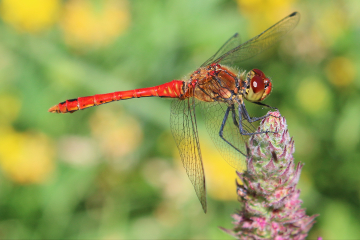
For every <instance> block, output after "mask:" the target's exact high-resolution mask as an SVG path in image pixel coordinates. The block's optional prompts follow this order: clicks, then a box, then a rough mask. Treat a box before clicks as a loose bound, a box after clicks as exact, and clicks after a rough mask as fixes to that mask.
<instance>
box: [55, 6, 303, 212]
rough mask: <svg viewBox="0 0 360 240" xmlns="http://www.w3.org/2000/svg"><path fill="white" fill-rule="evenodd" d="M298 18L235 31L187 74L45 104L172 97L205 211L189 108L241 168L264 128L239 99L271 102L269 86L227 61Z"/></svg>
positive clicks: (245, 55)
mask: <svg viewBox="0 0 360 240" xmlns="http://www.w3.org/2000/svg"><path fill="white" fill-rule="evenodd" d="M299 20H300V14H299V13H298V12H293V13H291V14H290V15H288V16H287V17H285V18H284V19H282V20H280V21H279V22H277V23H276V24H274V25H273V26H271V27H270V28H268V29H267V30H265V31H264V32H262V33H260V34H259V35H257V36H256V37H253V38H252V39H250V40H248V41H246V42H244V43H241V42H240V38H239V34H237V33H236V34H235V35H233V36H232V37H231V38H230V39H229V40H228V41H226V42H225V44H224V45H223V46H222V47H221V48H220V49H219V50H218V51H217V52H216V53H215V54H214V55H213V56H212V57H210V58H209V59H208V60H207V61H206V62H204V63H203V64H202V65H201V66H200V67H199V68H198V69H197V70H196V71H194V72H193V73H192V74H191V75H190V76H189V77H188V78H187V79H183V80H173V81H170V82H167V83H164V84H161V85H158V86H154V87H148V88H139V89H133V90H127V91H117V92H112V93H106V94H96V95H93V96H87V97H79V98H76V99H69V100H66V101H64V102H61V103H59V104H57V105H55V106H53V107H51V108H50V109H49V112H53V113H73V112H75V111H78V110H82V109H85V108H89V107H93V106H98V105H102V104H105V103H109V102H113V101H119V100H126V99H132V98H142V97H161V98H173V99H174V100H173V101H172V103H171V113H170V128H171V132H172V135H173V137H174V139H175V142H176V145H177V147H178V149H179V152H180V158H181V161H182V164H183V166H184V168H185V170H186V173H187V175H188V177H189V179H190V181H191V183H192V184H193V186H194V189H195V192H196V195H197V197H198V199H199V201H200V203H201V205H202V208H203V210H204V212H205V213H206V211H207V201H206V185H205V174H204V165H203V161H202V155H201V150H200V143H199V136H198V130H197V119H196V111H195V109H196V108H200V109H201V112H202V113H203V114H204V115H205V125H206V129H207V130H208V133H209V135H210V137H211V139H212V140H213V142H214V144H215V146H216V147H217V149H218V150H219V152H220V154H221V155H222V157H223V158H224V159H225V160H226V162H227V163H228V164H229V165H230V166H232V167H233V168H235V169H236V170H238V171H243V168H244V166H245V157H246V156H247V151H246V143H247V141H248V139H249V137H250V136H251V135H254V134H265V133H268V132H267V131H263V132H262V131H260V132H259V131H256V129H255V127H254V125H253V123H254V122H256V121H259V120H261V119H264V118H265V117H267V116H268V114H267V115H264V116H261V117H251V116H250V115H249V113H248V111H247V110H246V107H245V101H244V100H246V101H248V102H250V103H254V104H258V105H261V106H265V107H269V108H272V107H270V106H269V105H266V104H264V103H262V101H263V100H264V99H265V98H266V97H268V96H269V94H270V92H271V90H272V82H271V79H270V78H268V77H266V76H265V74H264V73H263V72H262V71H261V70H259V69H252V70H250V71H248V72H246V71H238V70H236V69H234V68H232V67H233V66H236V65H238V63H239V62H242V61H244V60H248V59H250V58H252V57H254V56H256V55H257V54H259V53H261V52H262V51H264V50H265V49H268V48H269V47H271V46H272V45H274V44H275V43H276V42H278V41H279V40H280V39H282V38H283V37H284V36H285V35H286V34H287V33H289V32H290V31H292V30H293V29H294V28H295V26H296V25H297V23H298V22H299Z"/></svg>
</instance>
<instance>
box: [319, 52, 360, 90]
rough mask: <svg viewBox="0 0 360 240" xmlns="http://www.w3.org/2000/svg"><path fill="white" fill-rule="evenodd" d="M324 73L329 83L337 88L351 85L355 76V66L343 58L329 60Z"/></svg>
mask: <svg viewBox="0 0 360 240" xmlns="http://www.w3.org/2000/svg"><path fill="white" fill-rule="evenodd" d="M325 71H326V75H327V77H328V79H329V80H330V82H331V83H332V84H334V85H336V86H338V87H344V86H347V85H349V84H351V83H352V82H353V81H354V79H355V75H356V68H355V64H354V63H353V62H352V61H351V60H350V59H348V58H345V57H335V58H333V59H331V60H330V62H329V63H328V64H327V66H326V69H325Z"/></svg>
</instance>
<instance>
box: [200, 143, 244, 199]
mask: <svg viewBox="0 0 360 240" xmlns="http://www.w3.org/2000/svg"><path fill="white" fill-rule="evenodd" d="M201 150H202V151H201V153H202V157H203V160H204V168H205V175H206V187H207V188H208V192H209V195H211V197H212V198H214V199H218V200H234V201H236V198H237V195H236V185H235V179H236V178H237V175H236V170H235V169H234V168H232V167H231V166H230V165H229V164H228V163H227V162H226V161H225V160H224V159H223V158H222V157H221V155H220V153H219V152H218V150H217V149H216V148H215V147H214V146H213V144H212V143H209V142H201ZM245 169H246V166H245V165H244V170H245ZM239 182H240V181H239Z"/></svg>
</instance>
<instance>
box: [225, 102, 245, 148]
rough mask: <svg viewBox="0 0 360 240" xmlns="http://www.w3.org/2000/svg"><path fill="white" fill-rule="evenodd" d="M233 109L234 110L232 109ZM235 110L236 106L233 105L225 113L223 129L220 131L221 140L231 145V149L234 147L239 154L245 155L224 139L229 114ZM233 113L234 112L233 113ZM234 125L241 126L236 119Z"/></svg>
mask: <svg viewBox="0 0 360 240" xmlns="http://www.w3.org/2000/svg"><path fill="white" fill-rule="evenodd" d="M231 108H232V109H231ZM233 109H234V105H231V107H228V108H227V109H226V112H225V116H224V119H223V121H222V123H221V127H220V131H219V136H220V137H221V139H222V140H224V141H225V142H226V143H227V144H229V145H230V146H231V147H233V148H234V149H235V150H236V151H238V152H239V153H241V154H243V153H242V152H241V151H240V150H239V149H238V148H237V147H235V146H234V145H232V144H231V143H230V142H229V141H228V140H226V139H225V138H224V135H223V134H224V133H223V132H224V127H225V124H226V121H227V119H228V117H229V112H230V110H233ZM232 112H233V111H232ZM233 120H234V116H233ZM234 124H235V125H237V126H238V125H239V124H237V122H236V119H235V122H234Z"/></svg>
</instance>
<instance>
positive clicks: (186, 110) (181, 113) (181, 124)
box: [170, 97, 207, 212]
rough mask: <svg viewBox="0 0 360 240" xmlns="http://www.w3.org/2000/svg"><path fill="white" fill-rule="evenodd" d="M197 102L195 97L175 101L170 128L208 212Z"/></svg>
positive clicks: (199, 196) (187, 171) (185, 166)
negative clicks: (196, 112) (197, 119)
mask: <svg viewBox="0 0 360 240" xmlns="http://www.w3.org/2000/svg"><path fill="white" fill-rule="evenodd" d="M195 101H196V100H195V99H194V98H193V97H190V98H187V99H185V100H178V99H176V100H174V101H173V102H172V105H171V115H170V126H171V132H172V134H173V136H174V138H175V142H176V145H177V147H178V149H179V152H180V158H181V161H182V163H183V166H184V168H185V170H186V173H187V175H188V176H189V179H190V181H191V183H192V184H193V185H194V188H195V192H196V195H197V197H198V198H199V200H200V203H201V205H202V208H203V210H204V212H206V209H207V207H206V188H205V175H204V167H203V163H202V158H201V151H200V143H199V137H198V132H197V125H196V116H195Z"/></svg>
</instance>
